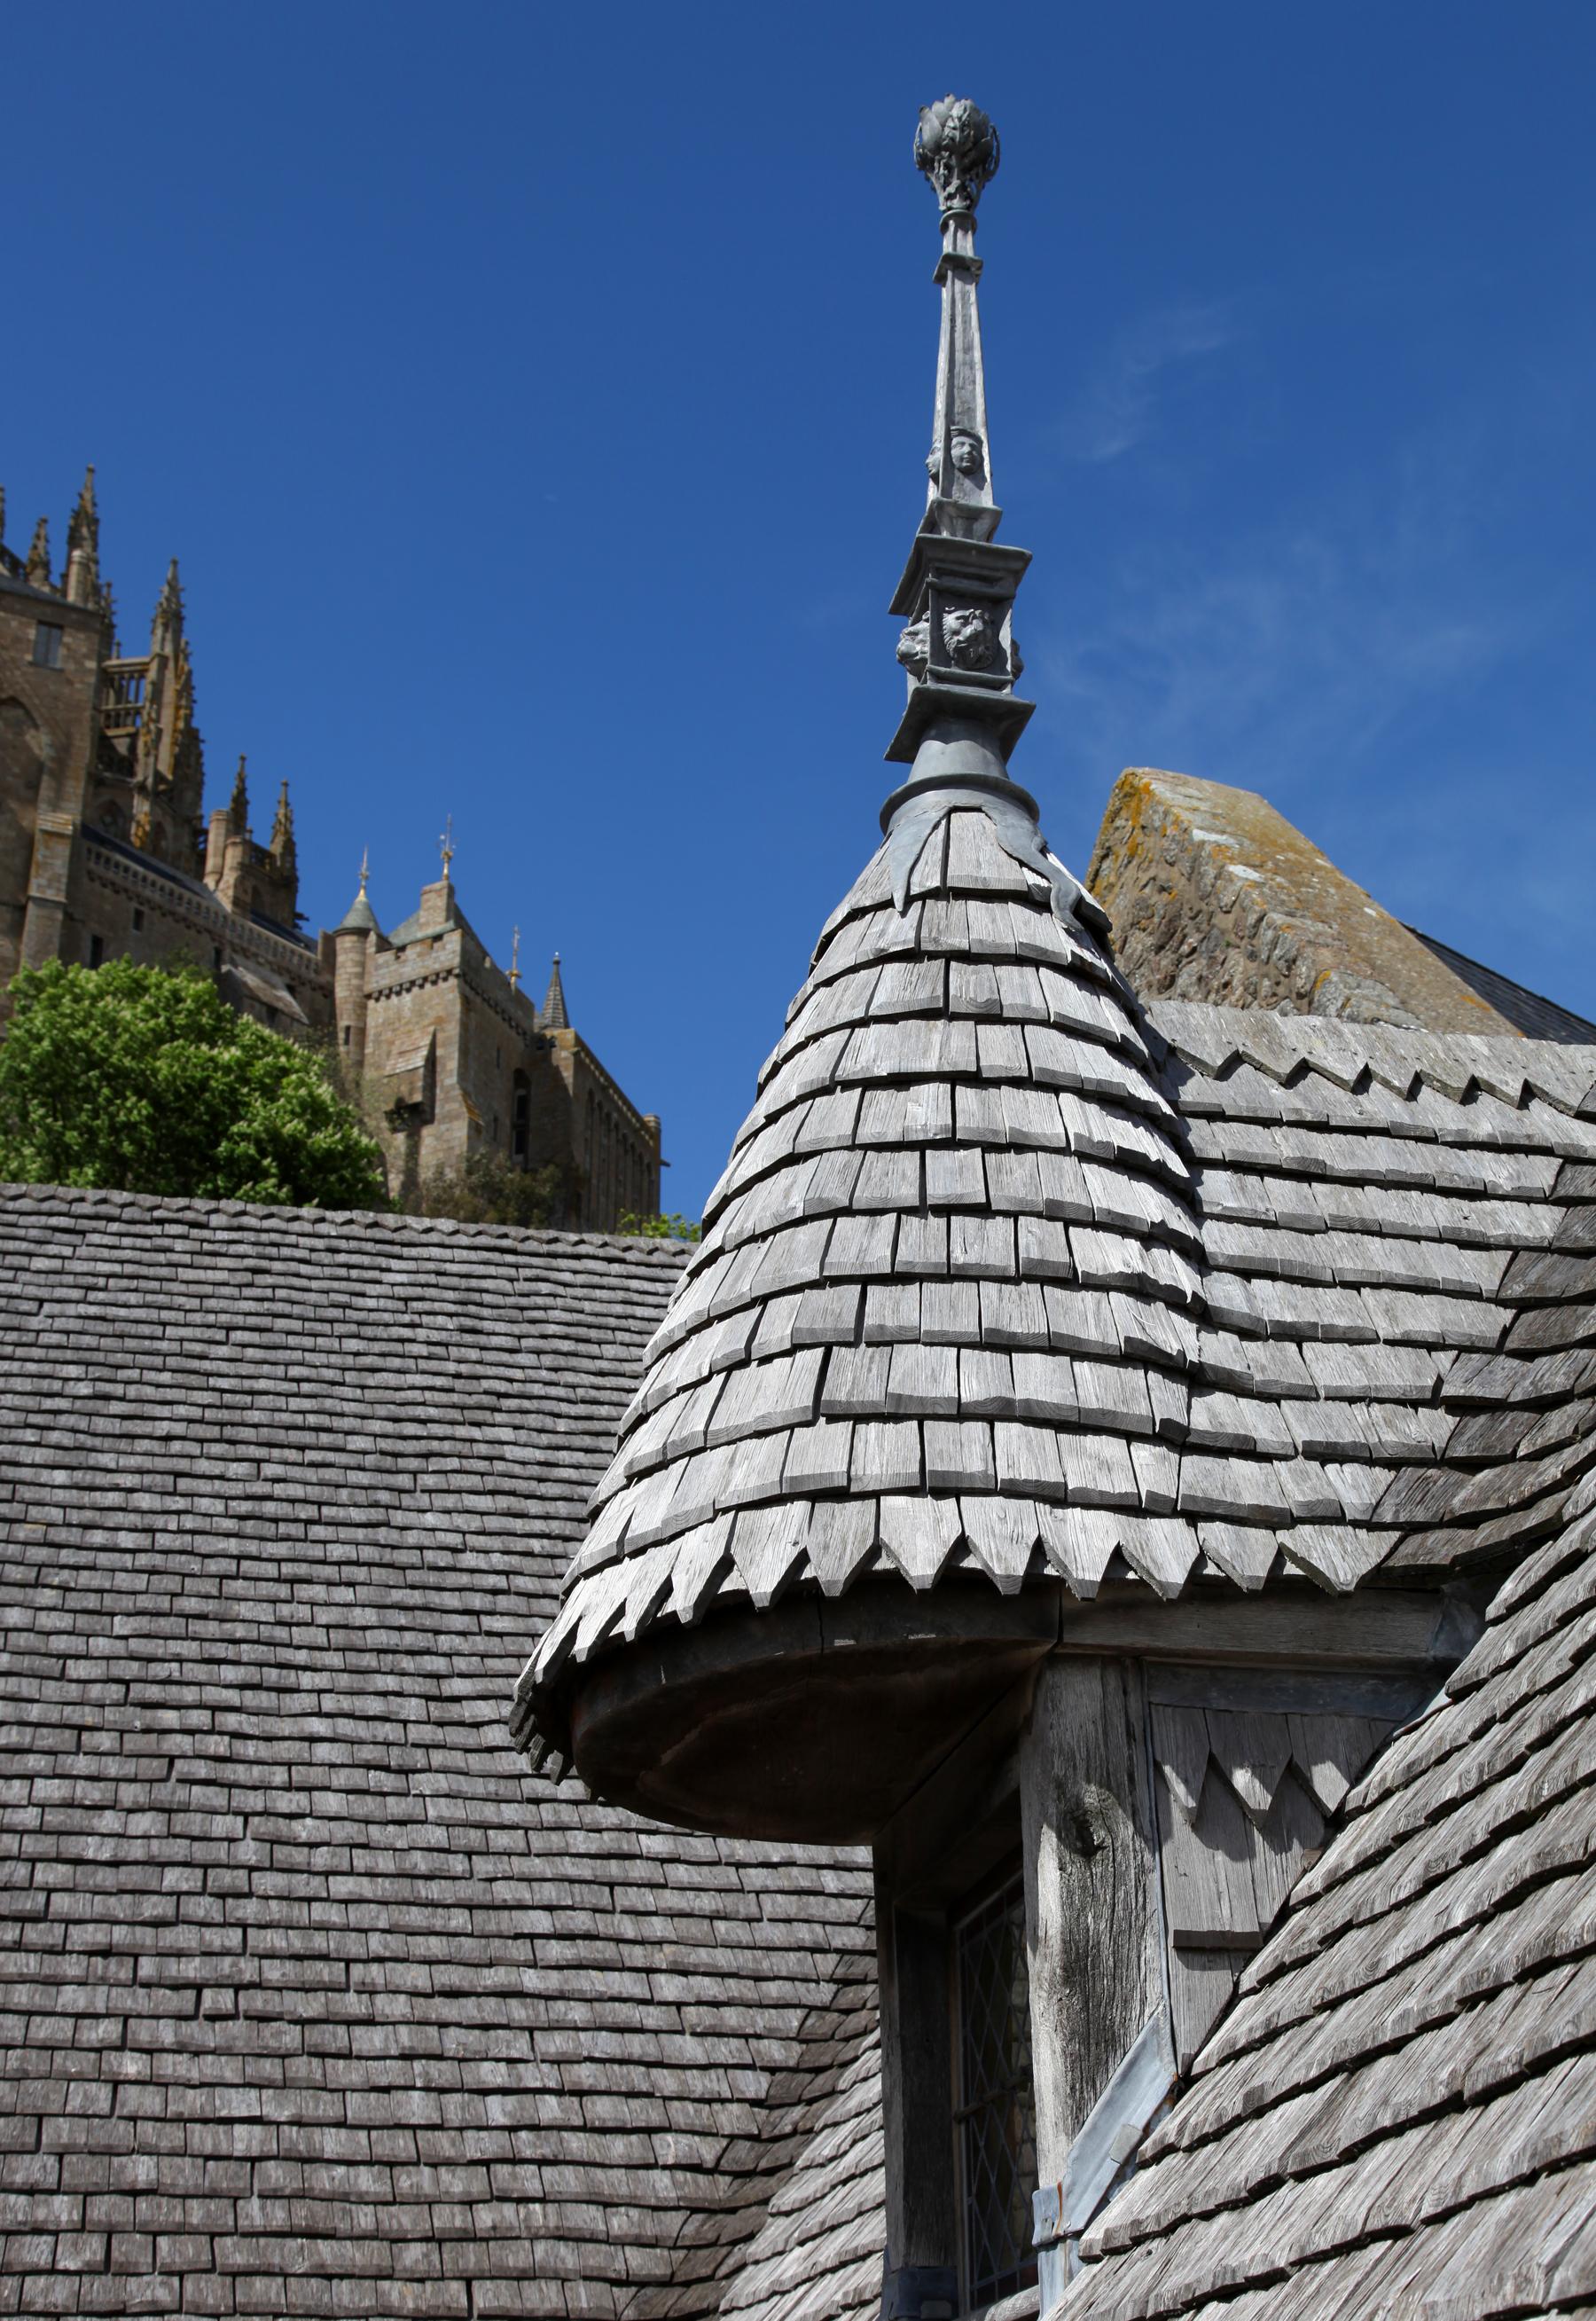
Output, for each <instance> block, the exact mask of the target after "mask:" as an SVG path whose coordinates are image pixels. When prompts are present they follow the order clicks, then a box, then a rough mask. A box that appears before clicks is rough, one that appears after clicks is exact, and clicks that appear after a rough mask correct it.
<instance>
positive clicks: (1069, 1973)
mask: <svg viewBox="0 0 1596 2321" xmlns="http://www.w3.org/2000/svg"><path fill="white" fill-rule="evenodd" d="M1143 1718H1144V1711H1143V1704H1142V1697H1141V1679H1140V1673H1139V1670H1138V1669H1137V1668H1136V1666H1135V1665H1134V1664H1133V1663H1128V1662H1123V1661H1103V1660H1087V1661H1071V1660H1063V1659H1059V1658H1056V1657H1055V1658H1052V1659H1050V1660H1048V1661H1046V1662H1045V1663H1044V1664H1043V1666H1042V1669H1041V1670H1040V1672H1039V1674H1038V1679H1037V1689H1036V1698H1035V1700H1034V1703H1033V1706H1032V1710H1031V1716H1030V1721H1029V1725H1028V1726H1027V1728H1026V1731H1025V1734H1024V1736H1023V1739H1022V1741H1021V1743H1020V1805H1021V1815H1022V1819H1023V1824H1024V1831H1025V1852H1026V1860H1027V1862H1028V1864H1029V1869H1030V1874H1029V1877H1028V1880H1027V1892H1026V1939H1027V1944H1028V1947H1029V1958H1030V2007H1031V2031H1032V2038H1031V2045H1032V2057H1033V2068H1034V2071H1035V2080H1036V2104H1037V2171H1038V2177H1039V2179H1040V2180H1042V2181H1043V2182H1047V2181H1048V2180H1056V2179H1058V2178H1059V2177H1061V2176H1062V2175H1063V2173H1064V2164H1065V2160H1066V2156H1067V2154H1068V2152H1069V2148H1070V2145H1071V2144H1072V2143H1073V2142H1074V2140H1075V2135H1076V2134H1077V2132H1078V2131H1079V2129H1080V2127H1081V2125H1082V2123H1083V2122H1084V2119H1085V2118H1086V2116H1087V2114H1088V2113H1089V2112H1090V2110H1091V2108H1092V2107H1093V2104H1094V2103H1095V2102H1096V2100H1097V2098H1098V2097H1099V2096H1100V2095H1101V2094H1102V2089H1103V2088H1104V2087H1105V2086H1106V2085H1107V2083H1108V2081H1109V2080H1110V2078H1111V2076H1112V2074H1113V2072H1114V2071H1115V2069H1116V2068H1117V2066H1118V2065H1119V2063H1120V2061H1121V2059H1122V2058H1123V2056H1124V2055H1125V2053H1126V2052H1127V2050H1128V2049H1129V2046H1130V2044H1131V2042H1132V2041H1133V2040H1134V2039H1135V2038H1136V2037H1137V2036H1138V2034H1139V2033H1140V2031H1141V2029H1142V2027H1143V2025H1145V2024H1146V2023H1147V2020H1148V2018H1149V2017H1150V2016H1152V2015H1153V2014H1154V2013H1155V2012H1156V2009H1157V2008H1158V2007H1160V2006H1161V2004H1162V2003H1163V1996H1164V1977H1163V1968H1162V1962H1161V1952H1162V1935H1161V1932H1160V1924H1159V1914H1158V1902H1157V1895H1156V1866H1155V1857H1154V1842H1153V1819H1152V1804H1151V1799H1150V1798H1149V1796H1148V1794H1147V1746H1146V1736H1145V1728H1144V1721H1143Z"/></svg>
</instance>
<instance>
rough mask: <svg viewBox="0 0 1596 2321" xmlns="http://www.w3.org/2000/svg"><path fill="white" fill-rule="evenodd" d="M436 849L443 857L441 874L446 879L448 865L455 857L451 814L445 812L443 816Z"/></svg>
mask: <svg viewBox="0 0 1596 2321" xmlns="http://www.w3.org/2000/svg"><path fill="white" fill-rule="evenodd" d="M438 851H439V852H440V854H441V855H442V857H443V875H444V878H446V879H447V878H448V877H449V864H450V863H451V862H452V861H453V860H454V859H455V818H454V816H453V815H452V814H446V815H444V817H443V831H442V834H441V836H440V839H439V841H438Z"/></svg>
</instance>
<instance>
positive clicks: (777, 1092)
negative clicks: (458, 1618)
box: [533, 794, 1198, 1686]
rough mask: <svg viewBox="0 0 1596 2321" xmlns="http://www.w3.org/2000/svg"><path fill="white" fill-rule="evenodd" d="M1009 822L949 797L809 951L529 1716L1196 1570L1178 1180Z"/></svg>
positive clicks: (1006, 816)
mask: <svg viewBox="0 0 1596 2321" xmlns="http://www.w3.org/2000/svg"><path fill="white" fill-rule="evenodd" d="M993 803H994V806H995V804H996V802H995V801H994V802H993ZM1003 820H1004V823H1005V824H1007V827H1006V828H1000V824H999V821H998V820H997V819H996V818H994V813H993V811H989V810H988V808H987V807H985V806H982V805H981V804H980V803H978V802H977V800H976V798H975V795H974V794H968V795H966V796H960V797H959V798H958V800H957V804H954V805H951V806H949V807H948V810H946V811H944V812H942V813H941V814H940V815H938V817H937V819H936V821H935V824H934V826H933V827H932V828H931V829H930V831H929V834H922V835H921V837H920V851H919V853H918V859H916V860H912V861H910V860H908V859H907V854H906V850H904V849H902V847H899V848H898V850H897V857H896V860H894V841H895V836H896V833H894V836H893V838H889V840H888V842H887V843H886V844H884V846H883V847H882V848H881V850H880V851H879V852H878V853H877V854H876V855H875V859H874V860H872V862H871V863H870V865H869V866H868V868H867V869H866V870H865V872H864V873H863V875H862V876H861V878H859V879H858V880H857V883H856V885H855V886H854V887H853V889H852V891H851V893H850V894H849V895H848V897H847V899H846V900H845V901H844V902H843V904H842V905H841V906H840V908H839V910H838V911H837V912H835V913H834V914H833V915H832V917H831V919H830V921H829V922H828V924H827V925H826V927H825V929H824V931H823V933H822V934H821V941H820V944H819V947H818V949H817V951H816V952H815V956H814V962H813V966H812V970H811V973H810V977H809V980H808V981H807V983H806V984H805V985H804V987H803V990H802V991H801V992H800V994H799V996H798V997H797V999H796V1000H795V1001H794V1002H793V1007H792V1009H791V1011H790V1014H789V1019H788V1024H787V1029H786V1032H785V1034H784V1037H783V1039H782V1041H781V1042H780V1044H779V1046H778V1047H777V1048H776V1050H775V1053H774V1054H773V1055H772V1056H771V1058H770V1060H769V1061H768V1063H767V1064H766V1068H765V1070H764V1072H763V1074H762V1075H761V1079H760V1085H759V1095H758V1099H757V1103H756V1105H755V1106H754V1109H753V1111H752V1112H751V1113H750V1115H749V1116H748V1121H747V1123H746V1124H745V1125H744V1127H743V1129H742V1132H741V1133H740V1135H739V1138H738V1140H737V1144H736V1147H735V1149H734V1151H733V1154H732V1159H731V1162H730V1167H729V1169H728V1170H727V1171H726V1174H725V1176H724V1177H723V1179H721V1184H720V1185H719V1186H718V1187H717V1188H716V1189H715V1192H714V1193H713V1195H712V1197H711V1200H710V1204H709V1206H708V1209H707V1211H706V1215H705V1233H704V1239H703V1243H702V1245H701V1247H700V1250H699V1252H698V1255H697V1257H696V1259H695V1260H694V1263H693V1265H692V1267H691V1268H690V1270H689V1271H688V1273H687V1274H686V1276H685V1279H684V1280H683V1282H682V1284H681V1287H680V1288H679V1289H678V1291H677V1293H676V1297H674V1299H673V1300H672V1303H671V1306H670V1309H669V1311H668V1312H667V1315H666V1318H665V1321H664V1324H662V1326H661V1328H660V1330H659V1332H658V1333H657V1336H656V1338H655V1340H654V1343H653V1345H652V1347H651V1349H650V1352H649V1357H648V1367H647V1371H646V1375H645V1379H644V1382H643V1385H642V1387H641V1388H640V1390H639V1394H638V1396H637V1397H636V1400H635V1401H634V1403H633V1405H632V1407H631V1410H630V1413H629V1414H628V1416H627V1419H626V1421H625V1423H624V1424H623V1426H622V1429H621V1440H620V1443H619V1446H618V1448H617V1451H616V1454H615V1458H614V1460H613V1461H612V1465H611V1468H610V1470H609V1472H608V1474H607V1475H606V1476H605V1478H604V1480H603V1483H602V1484H601V1485H600V1487H599V1490H598V1492H597V1494H596V1495H595V1498H594V1525H593V1529H592V1531H591V1533H590V1534H589V1537H588V1540H587V1543H586V1544H585V1547H584V1549H583V1551H582V1552H581V1554H580V1555H579V1556H578V1557H577V1559H576V1563H575V1565H574V1566H573V1569H572V1572H571V1575H570V1579H569V1581H568V1583H567V1592H566V1597H565V1600H564V1603H563V1606H562V1607H561V1611H560V1616H559V1618H558V1621H557V1623H556V1624H555V1625H554V1627H553V1628H552V1629H551V1631H550V1632H549V1636H548V1638H547V1639H546V1641H545V1643H544V1644H543V1646H542V1649H541V1651H540V1653H539V1655H538V1658H537V1661H536V1662H535V1666H534V1671H533V1673H534V1676H535V1680H536V1682H537V1683H538V1684H539V1685H540V1686H542V1685H546V1684H547V1683H549V1680H550V1679H552V1678H553V1676H554V1675H555V1673H556V1672H557V1670H558V1668H559V1666H560V1664H561V1662H562V1661H564V1660H565V1659H566V1658H567V1656H568V1655H570V1654H571V1653H573V1652H574V1653H576V1655H577V1656H578V1657H579V1658H582V1657H585V1656H586V1655H588V1654H590V1653H591V1652H594V1650H595V1648H596V1647H597V1646H598V1645H599V1644H601V1643H603V1641H604V1640H605V1639H606V1638H609V1637H611V1636H613V1635H615V1634H617V1633H619V1634H621V1635H624V1636H626V1637H628V1638H634V1637H636V1636H638V1635H639V1634H641V1633H642V1632H643V1631H644V1630H645V1629H646V1628H648V1626H649V1625H651V1624H653V1623H656V1622H662V1621H667V1620H668V1621H672V1622H683V1621H687V1622H691V1621H694V1620H696V1619H699V1618H701V1617H703V1615H704V1614H705V1613H706V1612H707V1611H708V1610H709V1609H710V1608H711V1607H712V1606H713V1605H714V1604H715V1603H717V1602H718V1601H719V1600H721V1599H726V1600H729V1601H730V1600H732V1599H736V1600H739V1601H740V1602H741V1603H742V1604H744V1605H747V1604H748V1603H749V1602H752V1603H753V1604H754V1605H756V1606H765V1605H768V1604H770V1603H771V1602H772V1601H773V1600H774V1599H775V1597H778V1596H780V1595H781V1594H782V1593H783V1591H784V1590H785V1589H788V1588H793V1587H797V1586H803V1585H806V1586H810V1587H812V1588H818V1589H820V1590H821V1591H822V1592H824V1593H826V1594H830V1595H835V1594H837V1593H839V1591H841V1590H842V1589H844V1588H847V1587H848V1586H849V1585H850V1583H851V1582H853V1581H854V1580H855V1579H857V1578H859V1577H860V1576H861V1575H862V1574H864V1573H866V1572H868V1571H878V1572H886V1573H892V1574H893V1575H895V1576H896V1577H898V1578H899V1579H902V1581H903V1582H905V1583H906V1584H907V1585H908V1586H909V1587H911V1588H919V1589H923V1588H929V1587H931V1586H933V1585H934V1584H935V1583H936V1582H937V1581H938V1580H939V1579H940V1578H941V1577H943V1576H944V1575H945V1574H948V1573H949V1572H952V1571H955V1570H960V1571H965V1572H969V1573H978V1574H981V1575H984V1577H985V1578H986V1579H988V1580H989V1581H990V1582H991V1583H992V1584H993V1586H995V1587H996V1588H1000V1589H1002V1590H1005V1591H1011V1590H1014V1589H1017V1588H1020V1586H1021V1585H1022V1583H1023V1582H1024V1581H1025V1580H1026V1579H1028V1578H1029V1577H1032V1576H1039V1575H1042V1574H1045V1573H1050V1574H1055V1575H1056V1576H1057V1577H1059V1578H1062V1579H1064V1580H1065V1581H1066V1583H1067V1584H1068V1585H1069V1586H1070V1588H1072V1589H1073V1590H1075V1593H1077V1594H1079V1595H1090V1594H1091V1593H1093V1591H1094V1590H1095V1588H1096V1587H1097V1584H1098V1582H1099V1581H1100V1579H1102V1576H1103V1573H1104V1571H1105V1570H1106V1569H1107V1568H1108V1566H1109V1564H1110V1561H1111V1559H1112V1557H1113V1556H1114V1554H1115V1552H1116V1551H1118V1552H1120V1554H1122V1555H1123V1557H1124V1559H1125V1562H1126V1565H1127V1566H1129V1569H1130V1570H1134V1571H1138V1572H1139V1573H1141V1574H1142V1575H1143V1577H1145V1578H1146V1579H1149V1580H1150V1581H1152V1582H1153V1584H1154V1585H1155V1586H1156V1587H1158V1588H1161V1589H1165V1590H1168V1589H1170V1588H1174V1587H1178V1585H1179V1583H1180V1580H1181V1579H1182V1578H1183V1576H1184V1573H1185V1571H1186V1570H1187V1569H1188V1568H1189V1566H1190V1565H1191V1564H1192V1561H1194V1560H1195V1558H1196V1555H1197V1553H1198V1546H1197V1539H1196V1534H1195V1531H1194V1528H1193V1527H1192V1526H1191V1525H1188V1524H1187V1523H1185V1522H1184V1521H1183V1520H1177V1519H1174V1518H1173V1517H1171V1516H1170V1515H1169V1513H1168V1510H1169V1509H1171V1508H1172V1507H1173V1505H1174V1488H1173V1486H1174V1461H1173V1457H1172V1454H1171V1453H1170V1452H1168V1451H1167V1450H1166V1449H1165V1447H1164V1444H1163V1441H1162V1438H1163V1437H1165V1436H1166V1435H1168V1434H1180V1433H1183V1429H1184V1422H1185V1417H1186V1409H1187V1386H1186V1374H1187V1370H1188V1366H1189V1364H1190V1362H1191V1361H1192V1356H1193V1353H1194V1350H1195V1328H1194V1324H1193V1322H1192V1308H1193V1306H1194V1304H1195V1301H1196V1297H1197V1288H1198V1284H1197V1276H1196V1273H1195V1270H1194V1267H1193V1264H1192V1253H1193V1252H1195V1250H1196V1248H1197V1231H1196V1226H1195V1223H1194V1219H1193V1215H1192V1207H1191V1203H1190V1185H1189V1176H1188V1170H1187V1164H1186V1161H1185V1160H1184V1158H1183V1153H1182V1150H1181V1147H1180V1144H1179V1142H1177V1137H1176V1133H1175V1124H1174V1116H1173V1115H1172V1113H1171V1111H1170V1107H1169V1106H1168V1103H1167V1101H1166V1099H1165V1097H1164V1096H1163V1095H1162V1094H1161V1092H1160V1090H1159V1088H1158V1087H1157V1084H1156V1079H1155V1077H1154V1073H1153V1069H1152V1065H1151V1062H1150V1060H1149V1057H1148V1055H1147V1049H1146V1047H1145V1046H1144V1044H1143V1040H1142V1036H1141V1033H1139V1031H1138V1027H1137V1023H1136V1020H1135V1017H1134V1015H1133V1013H1132V1009H1131V1006H1130V1003H1129V998H1128V997H1127V995H1126V993H1125V991H1124V988H1123V987H1122V986H1121V985H1120V982H1119V981H1118V979H1117V978H1116V977H1115V975H1114V973H1113V970H1112V969H1111V966H1110V964H1109V961H1108V959H1107V957H1106V954H1105V952H1104V950H1103V948H1102V944H1101V942H1100V941H1099V939H1098V938H1097V936H1096V935H1095V934H1094V933H1093V932H1092V931H1091V930H1090V929H1089V928H1088V927H1087V926H1085V925H1084V924H1083V923H1082V919H1081V916H1080V915H1078V912H1079V906H1076V905H1074V904H1072V902H1071V901H1070V900H1069V899H1068V894H1069V889H1068V887H1067V885H1066V886H1065V887H1063V889H1062V891H1061V889H1060V888H1059V887H1056V886H1055V885H1054V884H1053V883H1052V882H1051V881H1050V880H1049V878H1047V876H1046V875H1044V874H1043V873H1042V872H1041V871H1039V870H1038V869H1035V868H1032V867H1031V866H1030V863H1029V861H1025V860H1019V859H1017V858H1016V854H1015V852H1014V851H1012V850H1011V844H1010V843H1005V839H1010V840H1012V839H1014V838H1016V837H1018V838H1019V839H1020V841H1021V842H1028V843H1027V851H1029V853H1031V854H1032V855H1033V857H1034V859H1035V860H1037V861H1038V862H1044V863H1047V862H1050V858H1048V857H1047V856H1045V855H1044V854H1043V852H1042V850H1041V846H1040V842H1039V839H1038V835H1037V833H1036V828H1035V824H1034V823H1029V822H1028V821H1027V819H1026V818H1025V816H1024V815H1023V812H1022V810H1021V809H1020V808H1018V807H1016V806H1012V805H1011V804H1009V805H1007V806H1006V808H1005V810H1004V813H1003ZM899 827H900V828H902V822H900V824H899ZM894 885H895V886H896V891H895V892H894Z"/></svg>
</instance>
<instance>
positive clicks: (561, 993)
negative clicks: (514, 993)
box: [538, 951, 571, 1032]
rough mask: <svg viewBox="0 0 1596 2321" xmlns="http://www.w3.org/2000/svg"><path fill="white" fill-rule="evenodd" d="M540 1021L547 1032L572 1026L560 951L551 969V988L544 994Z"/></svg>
mask: <svg viewBox="0 0 1596 2321" xmlns="http://www.w3.org/2000/svg"><path fill="white" fill-rule="evenodd" d="M538 1021H539V1022H540V1024H542V1026H543V1029H544V1030H545V1031H546V1032H568V1031H569V1030H570V1028H571V1019H570V1017H569V1015H567V1013H566V987H565V985H564V983H563V982H562V981H561V980H560V972H559V953H558V951H556V952H555V954H554V965H553V966H552V967H551V968H550V969H549V988H548V990H547V991H546V992H545V993H544V994H543V1005H542V1006H541V1007H540V1008H539V1010H538Z"/></svg>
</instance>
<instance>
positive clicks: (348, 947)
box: [332, 851, 385, 1083]
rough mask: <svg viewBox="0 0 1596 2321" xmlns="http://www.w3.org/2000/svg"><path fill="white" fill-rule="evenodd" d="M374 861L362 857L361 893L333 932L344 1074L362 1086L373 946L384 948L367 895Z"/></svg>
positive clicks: (334, 1009) (334, 985)
mask: <svg viewBox="0 0 1596 2321" xmlns="http://www.w3.org/2000/svg"><path fill="white" fill-rule="evenodd" d="M369 872H370V858H369V856H368V855H367V853H365V852H364V851H362V853H361V856H360V891H359V892H358V895H357V896H356V897H355V899H354V901H353V902H352V903H351V904H350V905H349V909H348V910H347V911H346V912H345V913H344V915H343V917H342V918H341V919H340V922H339V924H338V925H337V926H336V927H335V928H334V929H333V931H332V959H333V969H332V978H333V979H332V1013H333V1020H334V1022H335V1024H337V1027H338V1055H339V1059H340V1064H341V1066H342V1068H343V1069H344V1071H345V1072H346V1073H347V1074H348V1075H349V1079H350V1080H351V1081H352V1082H356V1083H358V1080H359V1079H360V1075H361V1074H362V1073H363V1072H364V1070H365V1069H366V976H367V962H368V960H369V959H370V956H371V951H372V949H373V946H374V945H375V946H376V948H378V949H382V948H384V947H385V946H384V943H383V931H382V929H381V927H379V926H378V924H377V923H376V912H375V911H374V910H373V909H372V907H371V902H370V898H369V897H368V896H367V892H366V881H367V877H368V876H369Z"/></svg>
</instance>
